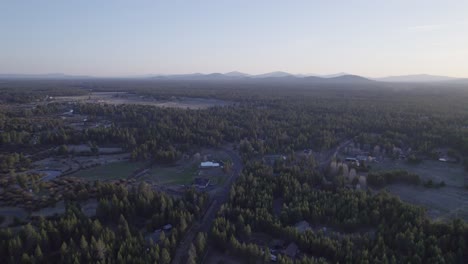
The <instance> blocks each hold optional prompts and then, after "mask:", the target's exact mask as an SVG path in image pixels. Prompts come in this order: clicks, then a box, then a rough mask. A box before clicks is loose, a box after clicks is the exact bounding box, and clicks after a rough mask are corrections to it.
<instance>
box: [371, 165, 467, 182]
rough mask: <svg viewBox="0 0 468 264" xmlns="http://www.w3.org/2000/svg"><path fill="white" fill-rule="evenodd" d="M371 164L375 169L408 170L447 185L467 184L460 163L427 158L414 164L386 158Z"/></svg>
mask: <svg viewBox="0 0 468 264" xmlns="http://www.w3.org/2000/svg"><path fill="white" fill-rule="evenodd" d="M370 165H371V166H372V170H373V171H383V170H386V171H388V170H406V171H408V172H412V173H415V174H417V175H419V176H420V177H421V179H422V180H430V179H431V180H432V181H434V182H440V181H444V182H445V184H447V186H455V187H463V186H464V184H465V183H464V179H465V176H466V172H465V171H464V169H463V167H462V166H461V165H460V164H453V163H447V162H440V161H433V160H425V161H423V162H422V163H420V164H415V165H412V164H408V163H407V162H406V161H401V160H396V161H392V160H390V159H384V160H383V161H381V162H379V163H371V164H370Z"/></svg>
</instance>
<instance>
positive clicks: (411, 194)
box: [371, 159, 468, 221]
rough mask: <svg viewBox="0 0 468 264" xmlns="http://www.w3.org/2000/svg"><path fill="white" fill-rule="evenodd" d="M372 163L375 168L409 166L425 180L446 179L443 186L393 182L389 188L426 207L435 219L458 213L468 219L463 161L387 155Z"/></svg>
mask: <svg viewBox="0 0 468 264" xmlns="http://www.w3.org/2000/svg"><path fill="white" fill-rule="evenodd" d="M371 166H372V171H388V170H406V171H408V172H412V173H416V174H418V175H419V176H420V177H421V179H422V180H423V181H427V180H430V179H431V180H432V181H434V182H435V183H438V182H440V181H444V182H445V183H446V185H447V186H446V187H442V188H426V187H423V186H413V185H406V184H392V185H388V186H386V189H387V190H388V191H389V192H391V193H393V194H394V195H397V196H398V197H400V199H401V200H403V201H405V202H409V203H413V204H416V205H421V206H423V207H425V208H426V209H427V214H428V216H429V217H431V218H432V219H435V220H442V221H444V220H448V219H452V218H457V217H459V218H462V219H465V220H468V189H466V188H464V184H465V183H464V177H465V175H466V172H465V171H464V170H463V167H462V166H461V165H460V164H452V163H444V162H439V161H423V162H422V163H421V164H417V165H412V164H408V163H406V162H404V161H392V160H389V159H388V160H385V161H383V162H380V163H372V164H371Z"/></svg>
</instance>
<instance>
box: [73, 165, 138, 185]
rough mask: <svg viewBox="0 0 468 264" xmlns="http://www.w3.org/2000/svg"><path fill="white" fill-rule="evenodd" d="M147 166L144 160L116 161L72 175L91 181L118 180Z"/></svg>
mask: <svg viewBox="0 0 468 264" xmlns="http://www.w3.org/2000/svg"><path fill="white" fill-rule="evenodd" d="M144 167H145V163H143V162H129V161H124V162H115V163H110V164H106V165H102V166H97V167H93V168H88V169H84V170H80V171H78V172H76V173H73V174H72V175H70V176H73V177H79V178H83V179H86V180H89V181H95V180H101V181H106V180H118V179H125V178H128V177H130V176H132V175H133V174H134V173H135V172H136V171H137V170H139V169H142V168H144Z"/></svg>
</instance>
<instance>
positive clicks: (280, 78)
mask: <svg viewBox="0 0 468 264" xmlns="http://www.w3.org/2000/svg"><path fill="white" fill-rule="evenodd" d="M86 78H99V77H93V76H84V75H66V74H63V73H50V74H0V79H86ZM101 78H111V77H101ZM116 78H127V79H128V78H130V79H154V80H194V81H196V80H203V81H209V80H218V81H223V80H226V81H227V80H239V81H252V82H261V81H276V82H287V81H290V82H300V83H304V82H307V83H309V82H310V83H346V82H350V83H361V84H362V83H375V82H393V83H429V82H447V83H455V84H468V79H462V78H454V77H447V76H437V75H428V74H415V75H402V76H389V77H383V78H366V77H362V76H358V75H353V74H348V73H345V72H340V73H335V74H328V75H318V74H291V73H288V72H283V71H275V72H269V73H263V74H257V75H251V74H247V73H243V72H238V71H232V72H228V73H210V74H203V73H192V74H172V75H140V76H127V77H116Z"/></svg>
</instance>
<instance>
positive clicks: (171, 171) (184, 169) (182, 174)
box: [139, 164, 197, 185]
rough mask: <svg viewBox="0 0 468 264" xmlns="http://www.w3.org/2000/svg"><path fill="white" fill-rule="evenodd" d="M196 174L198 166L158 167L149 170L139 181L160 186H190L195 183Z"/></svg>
mask: <svg viewBox="0 0 468 264" xmlns="http://www.w3.org/2000/svg"><path fill="white" fill-rule="evenodd" d="M196 173H197V166H196V164H189V165H185V166H183V165H182V166H170V167H163V166H157V167H153V168H151V169H149V170H148V172H147V173H145V175H143V176H141V177H140V178H139V180H144V181H151V182H154V183H156V184H158V185H175V184H184V185H188V184H191V183H192V182H193V179H194V177H195V175H196Z"/></svg>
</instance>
